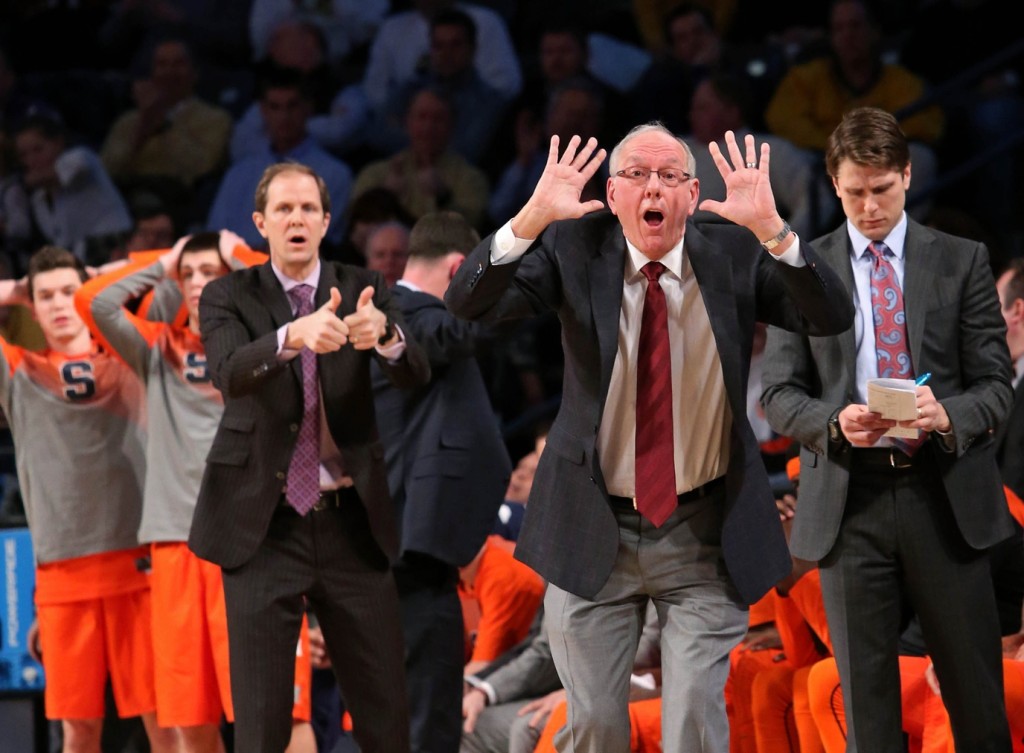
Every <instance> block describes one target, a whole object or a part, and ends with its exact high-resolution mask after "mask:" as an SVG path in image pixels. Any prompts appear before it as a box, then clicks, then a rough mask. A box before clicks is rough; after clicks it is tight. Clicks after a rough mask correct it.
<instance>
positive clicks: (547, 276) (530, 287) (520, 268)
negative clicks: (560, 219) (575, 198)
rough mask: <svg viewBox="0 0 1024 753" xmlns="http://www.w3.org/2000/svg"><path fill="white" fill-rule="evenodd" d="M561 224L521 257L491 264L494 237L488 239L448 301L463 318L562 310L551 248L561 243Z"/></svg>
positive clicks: (498, 317) (457, 277)
mask: <svg viewBox="0 0 1024 753" xmlns="http://www.w3.org/2000/svg"><path fill="white" fill-rule="evenodd" d="M560 224H561V223H555V224H554V225H552V226H550V227H549V228H548V229H547V230H545V231H544V233H543V234H542V235H541V237H540V239H539V240H538V242H537V243H535V244H534V245H533V246H531V247H530V249H529V250H527V252H526V253H525V254H524V255H523V256H522V258H520V259H519V260H518V261H515V262H512V263H510V264H491V240H492V239H493V237H494V236H493V235H489V236H488V237H486V238H484V240H483V241H481V242H480V244H479V245H478V246H477V247H476V248H475V249H473V251H472V252H470V254H469V256H467V257H466V260H465V261H464V262H463V263H462V265H461V266H460V267H459V269H458V271H457V272H456V273H455V277H454V278H453V279H452V282H451V284H450V285H449V286H448V290H447V292H445V296H444V302H445V305H446V306H447V307H448V310H449V311H451V312H452V313H453V314H455V315H456V316H457V317H460V318H462V319H469V320H480V321H487V322H498V321H508V320H512V319H523V318H526V317H530V316H534V315H536V314H539V313H542V312H544V311H547V310H549V309H556V308H557V307H558V305H559V302H560V301H561V289H562V288H561V286H562V283H561V278H560V276H559V272H558V264H557V262H556V261H555V257H554V253H553V251H552V250H551V249H554V248H556V247H557V242H558V241H557V233H558V228H559V226H560Z"/></svg>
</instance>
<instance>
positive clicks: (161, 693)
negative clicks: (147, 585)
mask: <svg viewBox="0 0 1024 753" xmlns="http://www.w3.org/2000/svg"><path fill="white" fill-rule="evenodd" d="M152 563H153V571H152V575H151V583H152V593H153V614H154V615H155V616H157V617H156V619H154V620H153V649H154V655H155V666H156V708H157V722H158V723H159V725H160V726H161V727H190V726H194V725H198V724H219V723H220V720H221V714H222V713H223V715H224V717H225V718H226V719H227V720H228V721H229V722H233V721H234V720H235V711H234V706H233V705H232V703H231V679H230V670H229V667H230V663H229V659H228V625H227V615H226V613H225V610H224V581H223V579H222V577H221V571H220V568H219V567H218V566H217V565H214V564H213V563H211V562H207V561H206V560H204V559H201V558H199V557H197V556H196V555H195V554H193V553H192V551H191V550H190V549H189V548H188V545H187V544H185V543H184V542H167V543H157V544H153V545H152ZM311 682H312V666H311V664H310V656H309V623H308V622H307V621H306V618H305V617H303V620H302V631H301V633H300V635H299V641H298V644H297V645H296V652H295V684H294V691H293V693H294V698H295V703H294V707H293V709H292V716H293V718H295V719H299V720H302V721H307V722H308V721H310V719H311V717H312V699H311V687H310V686H311Z"/></svg>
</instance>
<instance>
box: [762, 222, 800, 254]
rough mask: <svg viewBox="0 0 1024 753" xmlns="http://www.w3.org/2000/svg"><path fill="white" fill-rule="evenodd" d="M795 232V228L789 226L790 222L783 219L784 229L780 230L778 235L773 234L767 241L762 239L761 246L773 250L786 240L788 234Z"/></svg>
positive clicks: (766, 249)
mask: <svg viewBox="0 0 1024 753" xmlns="http://www.w3.org/2000/svg"><path fill="white" fill-rule="evenodd" d="M791 232H793V228H791V227H790V226H789V223H788V222H786V221H785V220H783V222H782V230H780V231H779V234H778V235H775V236H772V237H771V238H769V239H768V240H766V241H761V248H763V249H764V250H765V251H771V250H772V249H773V248H775V247H776V246H778V245H779V244H780V243H782V241H784V240H786V236H787V235H789V234H790V233H791Z"/></svg>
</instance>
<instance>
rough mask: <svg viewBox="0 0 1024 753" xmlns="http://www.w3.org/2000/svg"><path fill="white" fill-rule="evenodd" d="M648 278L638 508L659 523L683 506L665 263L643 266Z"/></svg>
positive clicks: (639, 367)
mask: <svg viewBox="0 0 1024 753" xmlns="http://www.w3.org/2000/svg"><path fill="white" fill-rule="evenodd" d="M640 271H641V272H643V274H644V277H646V278H647V293H646V296H645V298H644V308H643V315H642V316H641V319H640V347H639V350H638V353H637V360H636V460H635V463H636V465H635V469H636V509H637V511H638V512H639V513H640V514H641V515H643V516H644V517H645V518H647V519H648V520H649V521H651V522H652V523H654V525H656V526H660V525H661V524H662V523H664V522H665V521H666V520H668V517H669V516H670V515H671V514H672V511H673V510H675V509H676V507H677V506H678V504H679V499H678V497H677V496H676V459H675V450H674V447H673V440H672V360H671V350H670V348H669V340H668V311H667V306H666V303H665V291H664V290H662V289H661V284H660V283H659V282H658V278H659V277H661V274H662V272H664V271H665V266H664V265H663V264H662V263H661V262H657V261H652V262H648V263H647V264H645V265H644V266H643V269H641V270H640Z"/></svg>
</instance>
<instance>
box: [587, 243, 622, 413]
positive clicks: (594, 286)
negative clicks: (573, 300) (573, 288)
mask: <svg viewBox="0 0 1024 753" xmlns="http://www.w3.org/2000/svg"><path fill="white" fill-rule="evenodd" d="M609 235H610V237H607V238H606V239H605V241H604V243H603V244H602V245H601V248H600V250H599V251H598V253H597V254H595V255H594V256H592V257H590V262H589V265H588V270H587V276H588V279H589V282H590V306H591V316H592V317H593V318H594V329H596V330H597V342H598V350H599V352H600V354H601V395H602V396H606V395H607V394H608V385H609V383H610V382H611V378H612V366H613V365H614V364H615V355H616V353H617V352H618V349H619V314H620V312H621V310H622V285H623V280H622V276H623V274H625V263H626V239H625V237H624V236H623V235H622V232H621V230H617V232H614V233H610V234H609Z"/></svg>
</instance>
